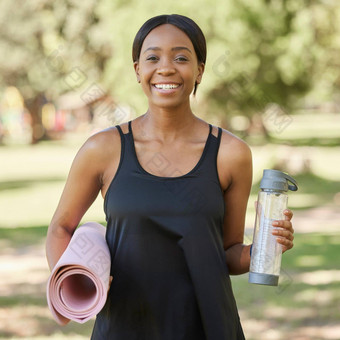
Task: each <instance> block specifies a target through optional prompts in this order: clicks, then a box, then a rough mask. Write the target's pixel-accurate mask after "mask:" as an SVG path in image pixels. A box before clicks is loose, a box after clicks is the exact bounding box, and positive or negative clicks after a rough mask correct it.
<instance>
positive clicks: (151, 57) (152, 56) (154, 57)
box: [146, 55, 158, 61]
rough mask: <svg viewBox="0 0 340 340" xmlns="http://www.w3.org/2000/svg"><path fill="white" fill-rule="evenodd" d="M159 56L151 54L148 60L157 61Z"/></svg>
mask: <svg viewBox="0 0 340 340" xmlns="http://www.w3.org/2000/svg"><path fill="white" fill-rule="evenodd" d="M157 59H158V58H157V57H156V56H154V55H151V56H150V57H147V58H146V60H150V61H156V60H157Z"/></svg>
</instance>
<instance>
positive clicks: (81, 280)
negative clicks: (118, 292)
mask: <svg viewBox="0 0 340 340" xmlns="http://www.w3.org/2000/svg"><path fill="white" fill-rule="evenodd" d="M105 231H106V228H105V227H104V226H102V225H101V224H99V223H96V222H88V223H85V224H83V225H81V226H80V227H79V228H77V229H76V231H75V233H74V234H73V236H72V239H71V241H70V243H69V245H68V247H67V248H66V250H65V251H64V253H63V255H62V256H61V257H60V259H59V261H58V263H57V264H56V265H55V267H54V268H53V270H52V273H51V275H50V277H49V279H48V282H47V302H48V306H49V308H50V310H51V312H52V315H53V317H54V319H55V320H56V321H57V322H58V323H59V324H60V325H66V324H67V323H68V322H69V321H70V320H73V321H76V322H78V323H84V322H86V321H88V320H89V319H91V318H92V317H93V316H95V315H96V314H98V313H99V311H100V310H101V309H102V308H103V306H104V304H105V301H106V297H107V290H108V287H109V278H110V266H111V258H110V252H109V248H108V246H107V244H106V240H105Z"/></svg>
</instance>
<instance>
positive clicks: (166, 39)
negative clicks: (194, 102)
mask: <svg viewBox="0 0 340 340" xmlns="http://www.w3.org/2000/svg"><path fill="white" fill-rule="evenodd" d="M134 67H135V71H136V75H137V79H138V80H139V81H140V83H141V85H142V88H143V91H144V92H145V94H146V95H147V97H148V99H149V105H155V106H157V107H163V108H170V107H178V106H179V105H181V104H183V103H188V102H189V96H190V94H191V93H192V91H193V88H194V85H195V82H197V83H200V81H201V77H202V74H203V71H204V64H203V63H198V62H197V56H196V53H195V49H194V46H193V45H192V42H191V40H190V39H189V37H188V36H187V35H186V34H185V33H184V32H183V31H181V30H180V29H179V28H177V27H176V26H173V25H170V24H165V25H161V26H158V27H156V28H155V29H153V30H152V31H151V32H150V33H149V34H148V35H147V36H146V38H145V40H144V42H143V45H142V48H141V53H140V57H139V61H138V62H135V63H134Z"/></svg>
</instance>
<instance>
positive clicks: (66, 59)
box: [0, 0, 111, 143]
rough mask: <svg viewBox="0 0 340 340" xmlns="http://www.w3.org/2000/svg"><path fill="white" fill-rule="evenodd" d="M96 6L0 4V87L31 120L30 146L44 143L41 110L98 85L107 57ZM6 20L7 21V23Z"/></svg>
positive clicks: (105, 35)
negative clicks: (12, 91)
mask: <svg viewBox="0 0 340 340" xmlns="http://www.w3.org/2000/svg"><path fill="white" fill-rule="evenodd" d="M97 5H98V4H97V1H92V0H91V1H62V0H60V1H48V0H41V1H23V0H22V1H15V2H14V1H13V2H10V1H2V2H0V13H1V14H0V32H1V35H0V51H1V53H0V74H1V80H0V85H1V86H2V87H4V86H10V85H12V86H16V87H18V88H19V90H20V91H21V93H22V94H23V96H24V99H25V103H26V106H27V108H28V109H29V111H30V113H31V116H32V123H33V126H32V127H33V129H32V142H33V143H34V142H37V141H38V140H39V139H42V138H44V130H43V128H42V124H41V106H42V104H43V102H44V100H45V97H47V98H49V99H56V98H57V97H58V95H60V94H61V93H63V92H66V91H70V90H77V89H80V88H81V87H82V86H83V85H84V84H85V83H88V82H89V80H93V81H97V80H98V79H100V77H101V75H102V73H103V71H104V65H105V61H106V60H107V59H108V58H109V57H110V56H111V50H110V46H111V43H110V39H111V37H110V33H109V31H108V30H106V29H105V28H103V27H102V26H101V20H100V18H99V17H97V16H96V11H95V8H96V6H97ZM8 18H10V20H8Z"/></svg>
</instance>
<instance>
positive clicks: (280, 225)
mask: <svg viewBox="0 0 340 340" xmlns="http://www.w3.org/2000/svg"><path fill="white" fill-rule="evenodd" d="M284 215H285V219H284V220H279V221H274V222H273V226H274V227H275V229H274V230H273V231H272V234H273V235H274V236H277V242H278V243H280V244H282V252H283V253H284V252H285V251H286V250H288V249H291V248H293V246H294V242H293V241H294V235H293V234H294V229H293V225H292V223H291V222H290V220H291V219H292V217H293V213H292V212H291V211H290V210H288V209H287V210H285V211H284Z"/></svg>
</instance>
